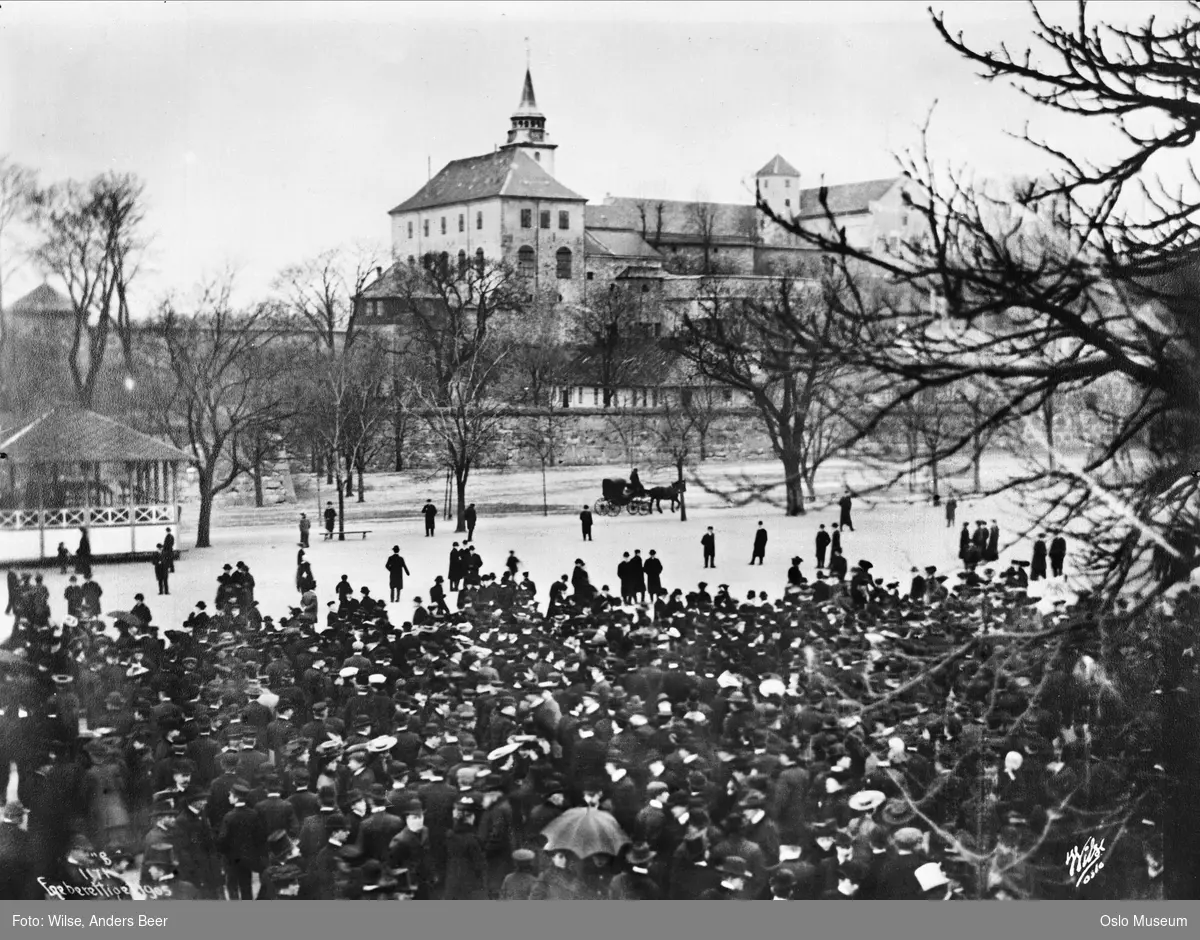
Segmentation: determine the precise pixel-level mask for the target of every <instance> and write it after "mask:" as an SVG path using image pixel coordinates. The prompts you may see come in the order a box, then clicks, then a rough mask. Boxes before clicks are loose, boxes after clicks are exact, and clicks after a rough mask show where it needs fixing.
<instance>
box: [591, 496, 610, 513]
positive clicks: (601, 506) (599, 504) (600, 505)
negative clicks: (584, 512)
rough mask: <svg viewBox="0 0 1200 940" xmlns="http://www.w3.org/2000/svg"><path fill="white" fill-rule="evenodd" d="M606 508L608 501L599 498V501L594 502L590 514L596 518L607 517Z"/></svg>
mask: <svg viewBox="0 0 1200 940" xmlns="http://www.w3.org/2000/svg"><path fill="white" fill-rule="evenodd" d="M608 506H609V503H608V500H607V499H604V498H603V497H601V498H600V499H598V500H596V503H595V505H594V506H592V512H594V513H595V514H596V515H597V516H607V515H608Z"/></svg>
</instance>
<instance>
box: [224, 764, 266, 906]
mask: <svg viewBox="0 0 1200 940" xmlns="http://www.w3.org/2000/svg"><path fill="white" fill-rule="evenodd" d="M249 795H250V787H249V786H247V785H246V784H244V783H235V784H234V785H233V809H231V810H230V811H229V812H228V813H226V814H225V818H224V819H222V820H221V832H220V834H219V835H218V836H217V849H218V851H220V853H221V855H222V856H223V857H224V859H225V888H226V890H227V891H228V892H229V899H230V900H231V901H238V900H241V901H251V900H253V898H254V894H253V885H252V878H253V873H254V872H256V871H260V870H261V869H262V863H263V859H264V858H265V857H266V849H267V833H266V832H265V831H264V830H263V825H262V820H261V819H260V818H259V816H258V813H256V812H255V811H254V810H253V809H251V808H250V807H249V806H247V805H246V797H247V796H249Z"/></svg>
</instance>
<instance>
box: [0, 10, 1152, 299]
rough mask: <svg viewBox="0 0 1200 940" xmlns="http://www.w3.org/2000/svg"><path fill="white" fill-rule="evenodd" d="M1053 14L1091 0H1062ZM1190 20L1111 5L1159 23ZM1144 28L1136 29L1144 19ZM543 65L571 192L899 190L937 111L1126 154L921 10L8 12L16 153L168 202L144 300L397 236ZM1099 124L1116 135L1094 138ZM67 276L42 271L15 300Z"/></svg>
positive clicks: (1027, 23) (962, 151)
mask: <svg viewBox="0 0 1200 940" xmlns="http://www.w3.org/2000/svg"><path fill="white" fill-rule="evenodd" d="M934 6H935V8H939V9H944V10H945V11H946V13H947V19H948V22H949V23H950V24H951V25H952V27H954V28H961V29H963V30H964V31H965V33H966V35H967V38H968V39H969V40H971V41H973V42H974V43H975V44H976V45H981V46H993V45H995V44H997V43H998V42H1000V41H1008V42H1009V43H1010V44H1014V45H1017V46H1018V47H1022V44H1023V42H1024V40H1025V38H1026V37H1028V35H1029V33H1030V29H1031V20H1030V17H1029V14H1028V11H1027V7H1026V6H1025V4H1024V3H1021V2H961V0H960V2H944V3H940V4H939V3H936V2H935V3H934ZM1045 6H1046V7H1047V8H1049V9H1050V11H1051V15H1053V16H1062V15H1064V14H1068V15H1069V13H1070V11H1071V10H1072V9H1073V6H1074V5H1073V4H1066V6H1065V7H1064V6H1063V4H1046V5H1045ZM1172 6H1173V4H1170V3H1134V4H1132V5H1131V4H1129V3H1115V4H1103V3H1097V4H1094V5H1093V7H1094V12H1093V16H1095V17H1096V18H1098V19H1107V20H1110V21H1116V20H1128V19H1130V18H1137V19H1141V18H1144V16H1145V15H1147V14H1148V13H1151V12H1154V10H1155V8H1159V9H1160V10H1164V11H1170V9H1171V8H1172ZM1131 11H1132V12H1131ZM527 40H528V46H529V49H530V54H531V59H532V69H533V78H534V85H535V88H536V91H537V98H538V104H539V105H540V107H541V110H542V111H543V113H544V114H545V115H546V119H547V123H546V126H547V130H548V132H549V134H550V136H551V137H552V139H553V140H554V141H555V142H556V143H557V144H558V145H559V149H558V152H557V157H556V160H557V176H558V178H559V180H560V181H561V182H563V183H564V184H566V185H567V186H569V187H570V188H572V189H574V190H575V191H576V192H578V193H580V194H582V195H584V196H586V197H588V198H589V199H590V200H592V201H593V202H600V201H601V200H602V199H603V198H604V196H605V195H606V194H609V193H611V194H613V195H626V196H640V195H660V196H664V197H667V198H674V199H691V198H695V197H696V196H697V195H702V196H704V197H706V198H709V199H714V200H727V201H741V202H747V201H750V200H751V198H752V196H751V194H750V192H749V191H748V190H747V189H746V180H747V178H748V177H749V176H751V175H752V174H753V173H754V171H755V170H757V169H758V168H759V167H760V166H762V165H763V164H764V163H765V162H766V161H767V160H768V159H770V157H772V156H773V155H774V154H775V153H777V152H778V153H781V154H783V156H784V157H786V158H787V159H788V160H789V161H791V162H792V163H793V164H794V165H795V166H796V167H797V168H798V169H799V170H800V173H801V175H802V178H803V179H802V185H816V184H817V183H818V181H819V180H820V178H821V177H822V176H824V177H825V179H826V180H827V181H828V182H848V181H852V180H856V179H872V178H877V177H882V176H890V175H893V174H894V173H895V162H894V157H893V153H894V152H895V151H897V150H900V149H903V148H905V147H910V146H912V145H913V144H915V143H916V141H917V133H918V129H919V127H920V125H921V124H922V123H923V122H924V120H925V117H926V115H927V113H928V112H929V109H930V107H931V106H932V105H933V104H934V102H935V100H936V101H937V102H938V105H937V108H936V109H935V111H934V123H933V133H932V138H931V139H932V143H933V146H934V151H935V155H936V156H937V157H938V158H939V159H941V160H943V161H946V162H951V163H955V164H965V165H968V166H971V167H973V168H975V169H977V170H978V171H979V172H981V173H984V174H987V175H990V176H991V175H1005V174H1009V173H1029V172H1036V171H1037V170H1038V169H1039V168H1041V167H1043V166H1044V165H1045V164H1044V160H1043V158H1041V157H1039V156H1038V155H1037V154H1036V153H1035V152H1033V151H1032V150H1031V149H1030V148H1029V147H1028V146H1026V145H1022V144H1020V143H1018V142H1015V141H1012V140H1010V139H1009V138H1008V137H1007V136H1006V132H1019V131H1020V130H1021V129H1022V127H1023V126H1024V124H1025V123H1026V122H1027V121H1031V122H1032V127H1033V129H1034V130H1035V131H1037V132H1040V133H1044V134H1046V135H1047V136H1050V137H1051V138H1052V139H1054V140H1055V141H1056V142H1064V138H1065V141H1066V142H1072V141H1073V142H1074V143H1075V146H1077V147H1087V148H1089V149H1091V150H1092V151H1093V152H1096V153H1100V152H1102V151H1103V150H1104V148H1106V147H1109V146H1110V139H1109V138H1108V137H1107V136H1106V134H1105V133H1103V132H1102V131H1101V130H1100V129H1099V128H1092V127H1089V126H1086V125H1084V126H1080V122H1078V121H1074V122H1071V121H1069V120H1066V119H1064V118H1062V117H1060V116H1056V115H1051V114H1048V113H1043V112H1039V111H1037V110H1036V109H1034V108H1033V107H1032V106H1031V105H1030V104H1029V103H1028V102H1026V101H1025V99H1023V98H1022V97H1021V96H1020V95H1019V94H1018V93H1016V92H1015V91H1013V90H1011V89H1009V88H1008V87H1006V86H1002V85H986V84H985V83H983V82H981V81H980V80H979V79H978V78H977V77H976V74H975V70H974V69H973V67H972V66H971V64H970V63H968V62H966V61H964V60H962V59H961V58H959V57H958V56H956V55H955V54H954V53H953V52H952V51H951V50H950V49H948V48H947V47H946V46H945V45H944V44H943V43H942V42H941V41H940V40H939V39H938V37H937V35H936V33H935V32H934V30H933V28H932V27H931V25H930V23H929V19H928V15H927V14H926V12H925V4H924V3H921V2H906V0H894V2H886V3H873V2H859V3H855V2H842V0H839V2H834V3H824V2H807V3H791V4H785V3H775V2H772V3H747V2H738V3H724V2H720V3H717V2H714V3H702V2H695V0H692V2H687V3H682V2H672V3H652V2H640V3H631V4H625V3H591V4H584V3H573V4H551V3H477V4H472V3H463V4H453V3H437V4H429V5H425V4H417V3H406V4H386V3H354V2H339V3H336V4H335V3H296V2H291V3H286V4H284V3H254V2H238V3H236V4H226V3H200V2H195V3H187V4H179V3H166V4H159V3H93V4H75V3H23V2H11V0H6V2H4V3H3V5H2V6H0V153H7V154H9V155H10V156H11V157H12V158H13V159H15V160H17V161H19V162H22V163H25V164H27V165H29V166H30V167H33V168H34V169H35V170H37V171H38V173H39V176H40V178H41V180H42V181H44V182H49V181H53V180H59V179H64V178H79V179H86V178H88V177H90V176H92V175H94V174H96V173H99V172H103V171H105V170H108V169H113V170H118V171H131V172H134V173H136V174H138V175H139V176H140V177H142V178H143V179H144V180H145V182H146V184H147V189H146V199H147V203H148V207H149V212H148V219H147V227H148V230H149V232H150V233H151V234H152V236H153V244H152V248H151V251H150V254H149V257H148V261H147V263H146V265H145V271H144V273H143V274H142V276H141V279H140V283H139V284H137V285H136V287H137V288H138V289H137V290H136V292H135V300H136V302H137V304H138V306H139V307H140V308H142V309H143V310H146V309H149V307H150V306H151V305H152V303H153V301H154V300H155V299H156V298H157V297H158V296H160V295H161V293H162V292H163V291H165V290H168V289H170V288H179V289H186V288H187V287H188V286H189V285H191V284H193V283H194V282H195V281H196V280H197V279H198V278H200V277H202V276H203V275H205V274H206V273H209V272H212V271H215V270H217V269H219V268H222V267H223V266H225V265H227V264H233V265H236V266H237V267H238V269H239V271H240V274H239V287H240V291H239V297H240V298H241V299H243V300H249V299H252V298H254V297H256V296H261V295H262V294H263V293H264V292H265V291H267V290H268V288H269V285H270V282H271V279H272V277H273V275H274V274H275V272H277V271H278V270H279V269H280V268H281V267H283V266H284V265H286V264H288V263H289V262H292V261H297V260H300V259H303V258H305V257H308V256H310V255H313V254H315V253H316V252H318V251H320V250H322V249H324V248H328V247H334V246H337V245H341V244H345V243H348V242H352V241H355V240H378V241H379V242H381V243H386V239H387V237H388V219H387V211H388V209H390V208H391V207H392V206H394V205H396V204H397V203H399V202H401V201H402V200H404V199H406V198H407V197H408V196H410V195H412V193H413V192H415V191H416V190H417V189H418V188H419V187H420V186H421V185H422V184H423V183H424V182H425V180H426V177H427V161H431V163H432V168H433V171H434V172H435V173H436V172H437V170H438V169H439V168H440V167H442V166H443V165H444V164H445V163H446V162H447V161H449V160H453V159H457V158H461V157H467V156H473V155H476V154H481V153H488V152H490V151H491V150H492V149H493V147H494V145H495V144H497V143H500V142H502V141H503V139H504V134H505V131H506V130H507V128H508V126H509V116H510V114H511V112H512V111H513V109H514V108H515V106H516V104H517V102H518V100H519V97H520V91H521V82H522V79H523V73H524V69H525V62H526V41H527ZM1089 123H1092V122H1089ZM40 280H41V274H40V273H39V272H35V271H31V270H25V271H22V272H20V274H19V275H17V276H16V277H14V278H13V279H12V280H11V281H10V282H9V285H8V289H7V291H6V296H7V297H8V298H15V297H17V296H19V295H20V294H21V293H23V292H24V290H27V289H29V288H30V287H32V286H33V285H35V284H36V283H38V282H39V281H40Z"/></svg>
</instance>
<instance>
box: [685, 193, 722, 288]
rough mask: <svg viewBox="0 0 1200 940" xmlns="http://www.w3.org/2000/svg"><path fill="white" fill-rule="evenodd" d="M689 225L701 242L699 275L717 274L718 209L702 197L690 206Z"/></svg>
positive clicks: (688, 210) (698, 197)
mask: <svg viewBox="0 0 1200 940" xmlns="http://www.w3.org/2000/svg"><path fill="white" fill-rule="evenodd" d="M687 214H688V223H689V224H690V225H691V227H692V231H693V232H694V233H695V235H696V237H697V238H698V239H699V240H700V260H701V266H700V270H699V271H698V272H696V273H698V274H715V273H717V272H716V270H715V268H714V264H713V249H714V247H715V244H714V242H715V240H716V234H717V207H716V205H715V204H714V203H711V202H709V201H707V200H706V199H704V198H703V196H702V195H700V196H697V197H696V199H695V200H694V201H693V202H691V203H689V204H688V207H687Z"/></svg>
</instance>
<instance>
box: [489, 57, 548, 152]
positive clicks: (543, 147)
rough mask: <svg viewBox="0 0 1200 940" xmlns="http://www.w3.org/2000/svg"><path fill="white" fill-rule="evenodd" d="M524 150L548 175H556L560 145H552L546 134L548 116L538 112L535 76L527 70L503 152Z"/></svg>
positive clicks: (502, 147) (502, 146) (501, 147)
mask: <svg viewBox="0 0 1200 940" xmlns="http://www.w3.org/2000/svg"><path fill="white" fill-rule="evenodd" d="M518 147H519V148H520V149H522V150H524V151H525V152H526V153H527V154H529V156H531V157H532V158H533V159H534V160H535V161H537V162H538V163H539V164H541V165H542V167H543V168H544V169H545V171H546V172H547V173H549V174H550V175H551V176H553V175H554V151H555V150H556V149H557V148H558V144H555V143H552V142H551V141H550V138H549V136H548V135H547V134H546V116H545V115H544V114H542V112H541V111H539V110H538V103H537V98H536V96H535V95H534V93H533V76H532V75H531V74H530V72H529V69H528V68H526V69H525V85H524V87H523V88H522V89H521V103H520V104H519V105H517V110H516V111H514V112H513V114H512V126H511V127H510V128H509V129H508V140H507V141H505V142H504V143H503V144H502V145H501V146H500V149H501V150H515V149H516V148H518Z"/></svg>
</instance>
